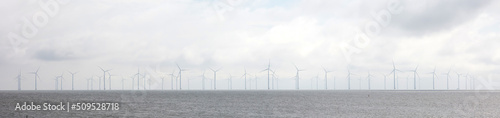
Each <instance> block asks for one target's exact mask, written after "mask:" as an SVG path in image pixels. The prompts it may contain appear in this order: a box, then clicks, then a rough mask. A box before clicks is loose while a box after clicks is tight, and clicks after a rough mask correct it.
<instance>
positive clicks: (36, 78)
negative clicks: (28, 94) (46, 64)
mask: <svg viewBox="0 0 500 118" xmlns="http://www.w3.org/2000/svg"><path fill="white" fill-rule="evenodd" d="M38 70H40V67H38V69H36V71H35V72H31V73H30V74H35V90H38V86H37V81H38V79H40V76H38Z"/></svg>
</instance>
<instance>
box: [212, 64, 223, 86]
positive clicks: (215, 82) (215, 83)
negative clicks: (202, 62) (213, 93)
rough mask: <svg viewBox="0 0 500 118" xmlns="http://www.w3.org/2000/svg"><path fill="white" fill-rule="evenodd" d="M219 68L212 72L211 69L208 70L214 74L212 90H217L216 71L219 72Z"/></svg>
mask: <svg viewBox="0 0 500 118" xmlns="http://www.w3.org/2000/svg"><path fill="white" fill-rule="evenodd" d="M220 69H221V68H219V69H217V70H214V69H212V68H210V70H212V72H214V86H213V87H214V90H217V71H219V70H220Z"/></svg>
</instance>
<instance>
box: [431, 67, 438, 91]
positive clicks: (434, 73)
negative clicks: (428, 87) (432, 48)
mask: <svg viewBox="0 0 500 118" xmlns="http://www.w3.org/2000/svg"><path fill="white" fill-rule="evenodd" d="M430 74H432V89H433V90H434V89H436V87H435V84H434V83H435V79H434V77H436V78H437V74H436V67H435V66H434V71H433V72H431V73H430Z"/></svg>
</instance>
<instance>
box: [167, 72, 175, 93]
mask: <svg viewBox="0 0 500 118" xmlns="http://www.w3.org/2000/svg"><path fill="white" fill-rule="evenodd" d="M174 72H175V70H172V73H170V74H168V75H170V88H171V90H174Z"/></svg>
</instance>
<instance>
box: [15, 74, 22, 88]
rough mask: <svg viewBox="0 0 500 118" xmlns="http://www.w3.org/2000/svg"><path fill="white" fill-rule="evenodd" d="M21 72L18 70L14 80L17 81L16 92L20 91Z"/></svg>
mask: <svg viewBox="0 0 500 118" xmlns="http://www.w3.org/2000/svg"><path fill="white" fill-rule="evenodd" d="M21 75H22V74H21V70H19V75H17V77H16V79H17V90H21V78H22V77H21Z"/></svg>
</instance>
